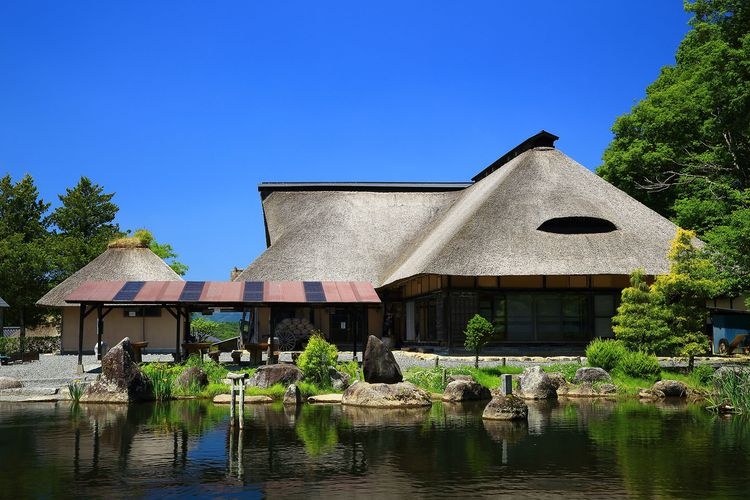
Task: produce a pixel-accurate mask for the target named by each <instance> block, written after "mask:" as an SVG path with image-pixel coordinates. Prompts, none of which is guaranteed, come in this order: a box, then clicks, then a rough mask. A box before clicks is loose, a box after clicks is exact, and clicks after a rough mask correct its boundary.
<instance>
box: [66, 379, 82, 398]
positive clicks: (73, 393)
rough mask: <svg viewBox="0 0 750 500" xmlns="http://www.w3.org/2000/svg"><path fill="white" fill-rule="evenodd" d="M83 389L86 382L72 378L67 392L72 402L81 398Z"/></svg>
mask: <svg viewBox="0 0 750 500" xmlns="http://www.w3.org/2000/svg"><path fill="white" fill-rule="evenodd" d="M85 389H86V384H84V383H82V382H81V381H80V380H74V381H73V382H70V383H69V384H68V392H69V393H70V399H72V400H73V403H78V402H79V401H80V400H81V396H83V391H84V390H85Z"/></svg>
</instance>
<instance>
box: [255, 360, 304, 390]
mask: <svg viewBox="0 0 750 500" xmlns="http://www.w3.org/2000/svg"><path fill="white" fill-rule="evenodd" d="M302 378H303V375H302V370H300V369H299V368H297V367H296V366H294V365H287V364H278V365H265V366H261V367H259V368H258V369H257V370H255V373H254V374H253V376H252V377H250V380H248V382H247V385H251V386H255V387H260V388H261V389H268V388H269V387H271V386H272V385H274V384H281V385H285V386H288V385H289V384H296V383H297V382H299V381H300V380H302Z"/></svg>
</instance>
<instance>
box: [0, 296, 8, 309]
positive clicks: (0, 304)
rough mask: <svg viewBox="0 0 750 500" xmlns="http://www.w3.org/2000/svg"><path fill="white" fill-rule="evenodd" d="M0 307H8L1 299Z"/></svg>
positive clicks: (0, 298)
mask: <svg viewBox="0 0 750 500" xmlns="http://www.w3.org/2000/svg"><path fill="white" fill-rule="evenodd" d="M0 307H10V306H9V305H8V303H7V302H5V301H4V300H3V298H2V297H0Z"/></svg>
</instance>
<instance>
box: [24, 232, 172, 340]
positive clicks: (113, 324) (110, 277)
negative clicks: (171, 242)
mask: <svg viewBox="0 0 750 500" xmlns="http://www.w3.org/2000/svg"><path fill="white" fill-rule="evenodd" d="M86 281H182V278H181V277H180V275H178V274H177V273H175V272H174V271H173V270H172V268H171V267H169V266H168V265H167V264H166V262H164V260H163V259H161V258H160V257H158V256H157V255H156V254H154V253H153V252H152V251H151V250H150V249H149V248H147V247H146V246H145V245H143V244H142V243H140V242H138V241H136V240H135V239H132V238H125V239H123V240H118V241H116V242H114V243H112V244H110V246H109V248H107V250H105V251H104V252H103V253H102V254H100V255H99V256H97V257H96V258H95V259H94V260H92V261H91V262H89V263H88V264H86V265H85V266H84V267H82V268H81V269H79V270H78V271H76V272H75V273H73V274H72V275H71V276H69V277H68V278H67V279H66V280H65V281H63V282H62V283H60V284H59V285H57V286H56V287H55V288H53V289H52V290H50V291H49V292H48V293H47V294H46V295H44V296H43V297H42V298H41V299H39V300H38V301H37V304H38V305H42V306H50V307H61V308H62V310H63V315H62V330H61V337H62V338H61V346H62V350H63V352H73V351H77V350H78V333H79V320H80V316H79V310H78V309H79V307H78V306H76V305H72V304H68V303H66V302H65V299H66V298H67V297H68V296H69V295H70V294H71V292H73V291H74V290H75V289H76V288H78V287H79V286H80V285H81V284H82V283H84V282H86ZM109 314H110V315H109V316H108V318H107V329H106V331H105V332H104V337H103V339H104V341H105V342H107V343H108V344H109V345H114V344H116V343H117V342H119V341H120V340H121V339H122V338H123V337H125V336H129V337H130V338H131V340H134V341H145V342H149V349H151V350H155V351H159V350H164V351H171V350H172V349H173V348H174V336H175V334H174V331H175V326H174V324H175V322H174V319H173V318H172V317H171V316H170V315H168V314H164V313H163V311H162V310H161V308H159V307H143V306H141V307H133V308H124V309H117V310H113V311H111V312H110V313H109ZM95 343H96V316H95V315H90V316H88V317H87V318H86V321H85V324H84V343H83V345H84V346H85V348H86V350H92V349H93V347H94V344H95Z"/></svg>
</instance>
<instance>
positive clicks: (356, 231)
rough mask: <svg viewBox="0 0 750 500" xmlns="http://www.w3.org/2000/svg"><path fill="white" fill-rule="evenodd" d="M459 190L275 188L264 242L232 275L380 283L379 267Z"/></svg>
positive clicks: (266, 207) (406, 245) (396, 255)
mask: <svg viewBox="0 0 750 500" xmlns="http://www.w3.org/2000/svg"><path fill="white" fill-rule="evenodd" d="M342 189H344V188H343V187H342ZM459 194H460V191H459V192H455V191H449V192H408V191H400V192H368V191H357V190H351V191H347V190H341V191H327V190H326V191H307V192H304V191H274V192H272V193H271V194H270V195H268V196H267V197H266V199H265V201H264V202H263V211H264V213H265V218H266V228H267V231H268V239H269V243H270V247H269V248H268V249H267V250H266V251H265V252H264V253H263V254H262V255H261V256H260V257H258V258H257V259H256V260H255V261H254V262H253V263H252V264H250V266H249V267H248V268H247V269H245V270H244V271H243V272H242V273H241V274H240V275H239V276H238V277H237V278H235V279H236V280H237V281H243V280H261V281H263V280H278V281H283V280H311V281H341V280H338V279H337V278H336V277H337V276H348V278H347V279H346V281H369V282H370V283H373V284H377V283H380V281H381V280H382V278H383V273H384V270H385V269H386V268H388V266H390V265H391V263H392V262H393V261H394V260H396V259H398V258H399V257H400V255H401V254H402V253H403V252H405V251H406V249H407V248H409V246H410V245H412V244H413V243H414V240H415V239H417V238H419V237H420V235H421V234H422V229H423V228H424V227H425V226H426V225H429V224H430V223H432V222H433V221H434V220H435V219H437V218H438V217H440V216H441V215H442V214H443V213H444V212H445V211H446V210H447V209H448V208H449V207H450V206H451V204H452V203H453V201H454V200H455V199H456V198H457V197H458V195H459Z"/></svg>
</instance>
